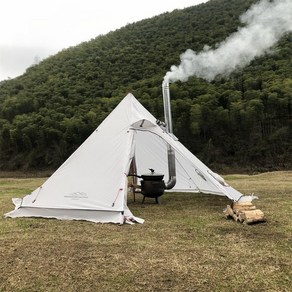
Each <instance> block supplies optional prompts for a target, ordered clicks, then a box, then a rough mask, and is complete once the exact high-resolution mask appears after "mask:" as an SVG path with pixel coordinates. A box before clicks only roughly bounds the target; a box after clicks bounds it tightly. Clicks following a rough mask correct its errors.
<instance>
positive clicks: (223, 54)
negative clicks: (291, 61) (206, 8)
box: [164, 0, 292, 82]
mask: <svg viewBox="0 0 292 292" xmlns="http://www.w3.org/2000/svg"><path fill="white" fill-rule="evenodd" d="M240 20H241V22H242V23H243V24H244V26H243V27H240V28H238V30H237V31H236V32H235V33H233V34H231V35H230V36H229V37H228V38H227V39H225V40H224V41H223V42H221V43H219V44H218V45H217V46H216V48H215V49H211V48H210V47H208V46H205V47H204V49H203V51H201V52H199V53H196V52H195V51H192V50H190V49H188V50H187V51H186V52H185V53H183V54H182V55H181V56H180V58H181V63H180V65H179V66H172V67H171V68H170V71H169V72H167V73H166V75H165V77H164V81H165V82H175V81H178V80H180V81H187V80H188V78H189V77H191V76H197V77H201V78H204V79H206V80H208V81H211V80H213V79H214V78H215V77H216V76H228V75H229V74H230V73H231V72H232V71H234V70H236V69H238V68H242V67H244V66H246V65H248V64H249V63H250V62H251V61H252V60H253V59H254V58H255V57H259V56H261V55H263V54H265V53H266V52H268V50H269V49H271V47H273V46H274V45H275V44H276V43H277V42H278V41H279V39H280V38H281V37H282V36H283V35H284V34H285V33H287V32H291V31H292V0H274V1H269V0H262V1H260V2H258V3H257V4H255V5H253V6H251V8H250V9H249V10H248V11H247V12H246V13H244V14H243V15H241V17H240Z"/></svg>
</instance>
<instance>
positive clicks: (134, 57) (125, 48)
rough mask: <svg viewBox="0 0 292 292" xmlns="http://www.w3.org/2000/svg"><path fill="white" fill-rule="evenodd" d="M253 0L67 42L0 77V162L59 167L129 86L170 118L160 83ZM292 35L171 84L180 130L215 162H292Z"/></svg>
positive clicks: (234, 23) (226, 29)
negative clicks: (259, 52)
mask: <svg viewBox="0 0 292 292" xmlns="http://www.w3.org/2000/svg"><path fill="white" fill-rule="evenodd" d="M252 3H255V1H253V0H245V1H242V0H211V1H209V2H207V3H205V4H201V5H198V6H194V7H190V8H187V9H183V10H175V11H173V12H171V13H165V14H162V15H159V16H157V17H154V18H151V19H146V20H143V21H140V22H136V23H133V24H129V25H127V26H125V27H123V28H121V29H119V30H116V31H114V32H110V33H108V34H106V35H101V36H98V37H96V38H95V39H92V40H90V41H88V42H85V43H81V44H80V45H78V46H76V47H71V48H68V49H65V50H63V51H61V52H59V53H58V54H56V55H54V56H51V57H49V58H47V59H45V60H43V61H42V62H40V63H39V64H38V65H34V66H32V67H30V68H28V69H27V71H26V73H25V74H23V75H22V76H20V77H17V78H15V79H12V80H7V81H2V82H1V83H0V169H9V170H13V169H19V168H22V169H33V168H35V169H36V168H37V169H39V168H42V169H43V168H55V167H56V166H58V165H60V164H61V163H62V162H63V161H64V160H65V159H66V158H67V157H68V156H69V155H70V154H71V153H72V152H73V151H74V150H75V149H76V148H77V147H78V146H79V145H80V144H81V143H82V142H83V141H84V140H85V138H86V137H87V136H88V135H89V134H90V133H91V132H92V131H93V130H94V129H95V128H96V127H97V126H98V125H99V123H100V122H101V121H102V120H103V119H104V118H105V117H106V116H107V115H108V114H109V113H110V112H111V110H112V109H113V108H114V107H115V106H116V105H117V104H118V102H119V101H120V100H121V99H122V98H123V97H124V96H125V95H126V94H127V93H128V92H132V93H133V94H134V95H135V97H136V98H137V99H138V100H139V101H140V102H141V103H142V104H143V105H144V106H145V107H146V108H148V109H149V110H150V111H151V112H152V113H153V114H154V115H155V116H156V117H157V118H160V119H163V106H162V94H161V82H162V80H163V77H164V75H165V73H166V72H167V71H168V70H169V68H170V67H171V65H177V64H179V63H180V59H179V56H180V54H182V53H183V52H184V51H185V50H186V49H188V48H191V49H193V50H195V51H200V50H202V49H203V47H204V45H206V44H207V45H209V46H212V47H214V46H216V44H217V43H218V42H221V41H222V40H224V39H225V38H226V37H227V36H228V35H230V34H231V33H232V32H234V31H236V29H237V27H238V26H239V25H240V22H239V16H240V15H241V14H242V13H243V12H244V11H246V10H247V9H248V7H249V6H250V5H251V4H252ZM291 73H292V35H291V34H288V35H286V36H285V37H283V38H282V39H281V41H280V42H279V43H278V44H277V46H276V48H274V54H268V55H266V56H264V57H261V58H257V59H255V60H254V61H253V62H252V63H251V64H250V65H249V66H247V67H246V68H244V69H243V70H241V71H237V72H235V73H233V74H232V75H231V76H230V77H229V78H223V79H218V80H215V81H212V82H207V81H205V80H202V79H199V78H195V77H193V78H191V79H190V80H189V81H188V82H186V83H181V82H177V83H174V84H171V98H172V111H173V119H174V121H173V123H174V132H175V134H176V136H178V137H179V138H180V140H181V141H182V143H184V144H185V145H186V146H187V147H188V148H189V149H190V150H191V151H192V152H194V153H195V154H196V155H197V156H198V157H199V158H200V159H202V160H203V162H205V163H207V164H208V165H211V166H212V167H215V168H217V169H219V168H221V169H220V170H222V169H223V168H224V167H232V168H235V167H240V168H245V169H246V168H249V169H283V168H290V167H291V159H289V158H291V156H292V155H291V154H292V145H291V141H292V133H291V132H292V131H291V110H292V109H291V99H292V77H291V76H292V74H291Z"/></svg>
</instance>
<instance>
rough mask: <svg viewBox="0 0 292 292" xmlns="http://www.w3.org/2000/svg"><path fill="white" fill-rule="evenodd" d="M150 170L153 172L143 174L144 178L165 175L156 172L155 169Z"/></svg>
mask: <svg viewBox="0 0 292 292" xmlns="http://www.w3.org/2000/svg"><path fill="white" fill-rule="evenodd" d="M149 170H150V171H151V172H149V173H143V174H142V176H162V177H163V176H164V174H162V173H158V172H155V171H154V169H152V168H149Z"/></svg>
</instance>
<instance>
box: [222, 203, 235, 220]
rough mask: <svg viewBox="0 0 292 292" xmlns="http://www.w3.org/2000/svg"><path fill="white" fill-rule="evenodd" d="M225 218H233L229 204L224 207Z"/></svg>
mask: <svg viewBox="0 0 292 292" xmlns="http://www.w3.org/2000/svg"><path fill="white" fill-rule="evenodd" d="M223 213H224V215H225V217H226V218H227V219H230V218H233V215H234V212H233V210H232V208H231V206H230V205H227V207H226V209H225V210H224V211H223Z"/></svg>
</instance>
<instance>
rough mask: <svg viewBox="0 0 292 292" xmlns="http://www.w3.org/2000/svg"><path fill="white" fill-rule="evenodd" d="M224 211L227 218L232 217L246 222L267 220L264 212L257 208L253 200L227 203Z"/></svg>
mask: <svg viewBox="0 0 292 292" xmlns="http://www.w3.org/2000/svg"><path fill="white" fill-rule="evenodd" d="M223 213H224V215H225V217H226V218H227V219H231V218H232V219H234V221H239V222H241V223H245V224H251V223H256V222H265V221H266V219H265V215H264V213H263V212H262V211H261V210H259V209H257V208H256V206H255V205H253V204H252V203H251V202H243V203H238V202H235V203H233V204H232V206H230V205H227V207H226V209H225V210H224V211H223Z"/></svg>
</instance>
